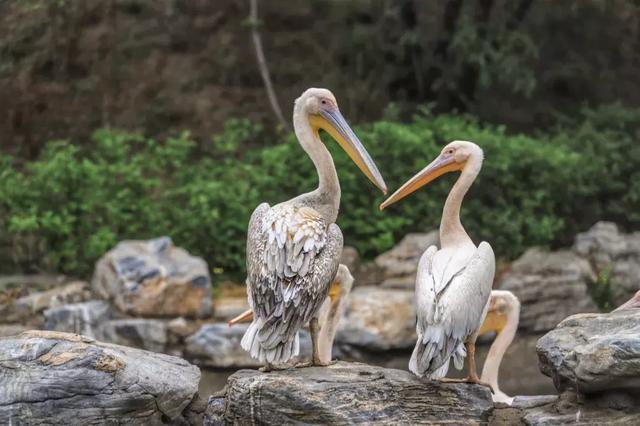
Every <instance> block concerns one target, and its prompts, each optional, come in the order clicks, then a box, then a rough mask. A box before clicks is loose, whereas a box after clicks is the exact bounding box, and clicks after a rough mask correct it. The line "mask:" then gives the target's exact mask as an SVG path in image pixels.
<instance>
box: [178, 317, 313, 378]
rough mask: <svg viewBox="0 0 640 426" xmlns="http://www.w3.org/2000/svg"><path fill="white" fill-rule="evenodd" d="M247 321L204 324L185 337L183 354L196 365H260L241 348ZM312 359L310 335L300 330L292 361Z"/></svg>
mask: <svg viewBox="0 0 640 426" xmlns="http://www.w3.org/2000/svg"><path fill="white" fill-rule="evenodd" d="M247 327H248V324H236V325H234V326H233V327H229V326H228V325H227V324H226V323H217V324H205V325H203V326H202V327H200V329H199V330H198V331H197V332H196V333H194V334H193V335H191V336H189V337H188V338H187V339H186V346H185V351H184V355H185V357H186V358H187V359H189V360H191V361H192V362H194V363H195V364H197V365H201V366H204V367H211V368H247V367H260V366H262V364H261V363H260V362H258V360H256V359H253V358H251V356H249V353H248V352H246V351H245V350H244V349H242V347H240V341H241V340H242V336H244V333H245V332H246V331H247ZM310 358H311V337H310V335H309V332H308V331H307V330H306V329H305V330H302V331H301V332H300V356H299V357H297V358H296V359H293V360H291V362H292V363H294V362H298V361H304V360H307V359H310Z"/></svg>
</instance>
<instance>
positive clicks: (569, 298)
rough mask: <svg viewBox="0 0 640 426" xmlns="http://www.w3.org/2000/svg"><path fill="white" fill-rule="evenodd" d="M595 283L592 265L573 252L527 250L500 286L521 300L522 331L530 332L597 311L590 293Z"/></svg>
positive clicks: (551, 327) (549, 328)
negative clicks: (590, 287) (583, 313)
mask: <svg viewBox="0 0 640 426" xmlns="http://www.w3.org/2000/svg"><path fill="white" fill-rule="evenodd" d="M594 280H595V276H594V275H593V271H592V270H591V267H590V266H589V263H588V262H587V261H586V260H584V259H582V258H580V257H579V256H577V255H576V254H574V253H573V252H571V251H569V250H561V251H556V252H547V251H543V250H541V249H538V248H533V249H529V250H527V251H526V252H525V253H524V254H523V255H522V256H521V257H520V258H519V259H518V260H516V261H515V262H513V264H512V269H511V271H509V272H508V273H506V274H505V275H504V276H503V278H502V280H501V282H500V283H499V285H498V287H499V288H500V289H501V290H509V291H511V292H513V294H515V295H516V297H518V299H520V304H521V309H520V324H519V329H520V330H522V331H525V332H529V333H538V332H546V331H549V330H551V329H553V328H554V327H555V326H556V325H557V324H558V323H559V322H560V321H562V320H563V319H564V318H566V317H567V316H569V315H573V314H576V313H580V312H597V311H598V308H597V306H596V305H595V303H594V302H593V300H592V299H591V296H590V294H589V285H590V283H592V282H593V281H594Z"/></svg>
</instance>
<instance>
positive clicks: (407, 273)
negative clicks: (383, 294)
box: [375, 230, 440, 289]
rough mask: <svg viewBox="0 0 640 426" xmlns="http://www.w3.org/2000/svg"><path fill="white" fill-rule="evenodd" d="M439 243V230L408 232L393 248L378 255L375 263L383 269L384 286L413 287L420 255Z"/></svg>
mask: <svg viewBox="0 0 640 426" xmlns="http://www.w3.org/2000/svg"><path fill="white" fill-rule="evenodd" d="M439 243H440V237H439V233H438V231H437V230H434V231H431V232H428V233H415V234H407V235H406V236H405V237H404V238H403V239H402V240H401V241H400V242H399V243H398V244H397V245H396V246H395V247H393V248H392V249H391V250H389V251H387V252H385V253H382V254H381V255H379V256H378V257H376V260H375V264H376V265H377V266H378V267H379V268H381V270H382V277H383V281H382V283H381V284H382V285H383V286H384V287H399V288H406V289H413V288H414V287H415V283H416V272H417V270H418V261H419V260H420V256H422V253H424V251H425V250H426V249H427V248H429V247H430V246H432V245H438V244H439Z"/></svg>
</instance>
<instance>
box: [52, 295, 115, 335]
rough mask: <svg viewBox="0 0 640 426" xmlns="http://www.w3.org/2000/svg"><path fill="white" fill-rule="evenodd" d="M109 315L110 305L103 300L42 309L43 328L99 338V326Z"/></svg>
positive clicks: (110, 314) (110, 313)
mask: <svg viewBox="0 0 640 426" xmlns="http://www.w3.org/2000/svg"><path fill="white" fill-rule="evenodd" d="M111 316H112V312H111V306H110V305H109V304H108V303H107V302H105V301H103V300H92V301H90V302H84V303H73V304H70V305H63V306H58V307H55V308H50V309H47V310H46V311H44V318H45V323H44V328H45V330H52V331H62V332H69V333H76V334H83V335H85V336H89V337H93V338H98V339H101V338H102V333H101V328H100V326H101V325H102V324H103V323H104V322H106V321H108V320H109V319H110V318H111Z"/></svg>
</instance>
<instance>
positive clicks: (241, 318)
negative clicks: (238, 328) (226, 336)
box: [227, 309, 253, 327]
mask: <svg viewBox="0 0 640 426" xmlns="http://www.w3.org/2000/svg"><path fill="white" fill-rule="evenodd" d="M252 320H253V311H252V310H251V309H249V310H246V311H244V312H243V313H241V314H240V315H238V316H237V317H235V318H233V319H232V320H230V321H229V322H228V323H227V324H229V327H231V326H233V325H235V324H238V323H240V322H249V321H252Z"/></svg>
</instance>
